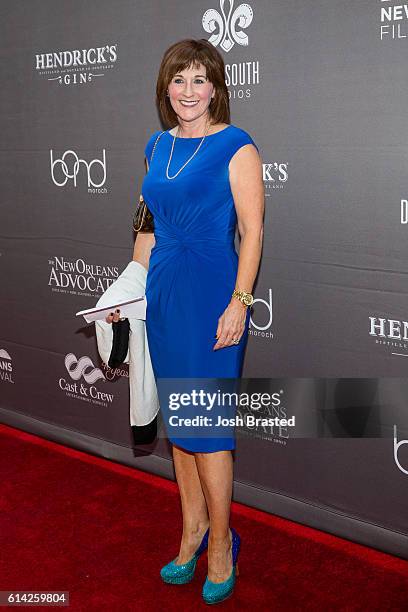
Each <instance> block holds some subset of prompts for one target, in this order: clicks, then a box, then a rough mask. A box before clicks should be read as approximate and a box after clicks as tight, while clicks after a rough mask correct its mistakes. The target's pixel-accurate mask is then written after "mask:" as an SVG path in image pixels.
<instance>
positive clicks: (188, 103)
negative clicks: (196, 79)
mask: <svg viewBox="0 0 408 612" xmlns="http://www.w3.org/2000/svg"><path fill="white" fill-rule="evenodd" d="M179 102H180V104H182V105H183V106H186V107H188V106H195V105H196V104H198V102H199V100H179Z"/></svg>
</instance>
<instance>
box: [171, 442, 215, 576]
mask: <svg viewBox="0 0 408 612" xmlns="http://www.w3.org/2000/svg"><path fill="white" fill-rule="evenodd" d="M173 461H174V469H175V472H176V478H177V484H178V487H179V490H180V498H181V509H182V513H183V535H182V538H181V545H180V552H179V556H178V559H177V565H181V564H183V563H187V561H189V560H190V559H191V557H192V556H193V554H194V553H195V551H196V550H197V548H198V547H199V545H200V543H201V540H202V538H203V535H204V533H205V532H206V530H207V528H208V526H209V518H208V511H207V505H206V502H205V497H204V494H203V490H202V488H201V482H200V478H199V476H198V471H197V465H196V462H195V457H194V454H193V453H189V452H188V451H184V450H183V449H181V448H179V447H177V446H175V445H174V444H173Z"/></svg>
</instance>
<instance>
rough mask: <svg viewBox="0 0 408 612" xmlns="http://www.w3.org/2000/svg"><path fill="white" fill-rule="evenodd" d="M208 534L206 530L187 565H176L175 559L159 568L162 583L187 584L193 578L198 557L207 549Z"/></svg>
mask: <svg viewBox="0 0 408 612" xmlns="http://www.w3.org/2000/svg"><path fill="white" fill-rule="evenodd" d="M208 533H209V530H208V529H207V531H206V532H205V534H204V536H203V539H202V540H201V544H200V546H199V547H198V548H197V550H196V551H195V553H194V555H193V556H192V557H191V559H190V560H189V561H187V563H183V564H182V565H176V564H175V561H177V557H176V558H175V559H173V561H170V563H167V565H165V566H164V567H162V568H161V570H160V576H161V577H162V579H163V580H164V582H167V584H187V583H188V582H190V581H191V580H192V579H193V578H194V572H195V568H196V564H197V561H198V559H199V557H200V555H201V554H202V553H203V552H204V551H205V550H207V548H208Z"/></svg>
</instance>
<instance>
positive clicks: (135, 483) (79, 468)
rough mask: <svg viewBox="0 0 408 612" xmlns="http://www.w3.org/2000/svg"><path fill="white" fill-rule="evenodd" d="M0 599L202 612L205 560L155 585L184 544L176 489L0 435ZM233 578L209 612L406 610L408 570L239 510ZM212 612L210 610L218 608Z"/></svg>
mask: <svg viewBox="0 0 408 612" xmlns="http://www.w3.org/2000/svg"><path fill="white" fill-rule="evenodd" d="M0 449H1V450H0V452H1V458H0V459H1V463H0V465H1V486H2V495H1V501H0V534H1V535H0V538H1V540H0V545H1V548H0V550H1V560H0V571H1V574H0V576H1V578H0V581H1V583H0V590H2V591H6V590H15V591H17V590H18V591H24V590H31V591H32V590H43V591H44V590H51V591H58V590H64V591H69V592H70V608H69V609H70V610H73V611H77V610H84V611H85V610H86V611H87V612H89V611H93V610H95V611H96V610H108V611H109V612H116V611H118V612H119V610H143V612H149V611H158V610H177V611H178V612H180V611H184V610H190V609H192V608H193V607H194V608H195V607H197V608H199V609H203V610H204V609H205V610H208V609H209V606H206V605H205V604H204V603H202V601H201V586H202V583H203V581H204V579H205V575H206V557H204V558H202V559H200V561H199V564H198V566H197V571H196V576H195V578H194V581H193V582H192V583H191V584H189V585H184V586H181V587H176V586H171V585H165V584H164V583H162V582H161V579H160V577H159V570H160V568H161V566H162V565H164V563H167V561H169V560H170V559H172V558H174V557H175V555H176V554H177V550H178V542H179V537H180V533H181V527H180V510H179V502H178V495H177V489H176V485H175V483H173V482H170V481H167V480H165V479H162V478H159V477H157V476H152V475H150V474H146V473H144V472H140V471H137V470H135V469H133V468H129V467H126V466H123V465H120V464H116V463H113V462H111V461H108V460H105V459H101V458H99V457H94V456H91V455H88V454H86V453H83V452H80V451H76V450H73V449H70V448H66V447H64V446H62V445H60V444H56V443H54V442H49V441H47V440H43V439H42V438H38V437H36V436H32V435H31V434H26V433H24V432H21V431H19V430H16V429H13V428H10V427H7V426H1V425H0ZM232 524H233V525H234V526H235V527H236V528H237V530H238V531H239V532H240V534H241V537H242V549H241V555H240V576H239V578H238V579H237V586H236V588H235V592H234V595H233V597H232V598H230V599H229V600H227V601H226V602H224V603H222V604H218V605H217V606H215V608H216V609H224V610H232V609H234V610H235V609H237V610H238V609H239V610H241V609H243V610H249V609H251V608H257V609H258V610H285V611H287V610H325V611H326V610H330V611H333V610H342V611H346V610H347V611H352V610H370V612H372V611H373V610H378V611H379V610H381V611H385V610H406V609H407V602H408V562H407V561H404V560H402V559H399V558H397V557H393V556H391V555H387V554H384V553H381V552H378V551H375V550H373V549H369V548H366V547H363V546H360V545H358V544H354V543H352V542H349V541H346V540H342V539H340V538H337V537H334V536H331V535H328V534H326V533H324V532H321V531H318V530H315V529H310V528H308V527H304V526H302V525H299V524H297V523H294V522H291V521H287V520H284V519H281V518H278V517H276V516H274V515H269V514H266V513H263V512H260V511H257V510H253V509H251V508H248V507H246V506H242V505H240V504H233V509H232ZM213 609H214V608H213Z"/></svg>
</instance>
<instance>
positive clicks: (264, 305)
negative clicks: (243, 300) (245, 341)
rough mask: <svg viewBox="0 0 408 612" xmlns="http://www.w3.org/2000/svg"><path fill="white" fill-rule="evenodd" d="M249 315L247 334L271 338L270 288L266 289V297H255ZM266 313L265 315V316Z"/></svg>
mask: <svg viewBox="0 0 408 612" xmlns="http://www.w3.org/2000/svg"><path fill="white" fill-rule="evenodd" d="M252 308H253V311H252V312H251V316H250V323H249V334H250V335H251V336H257V337H260V338H273V331H271V329H270V328H271V326H272V318H273V312H272V289H270V288H269V290H268V299H267V300H264V299H262V298H259V297H258V298H255V299H254V303H253V306H252ZM265 313H266V316H265Z"/></svg>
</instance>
